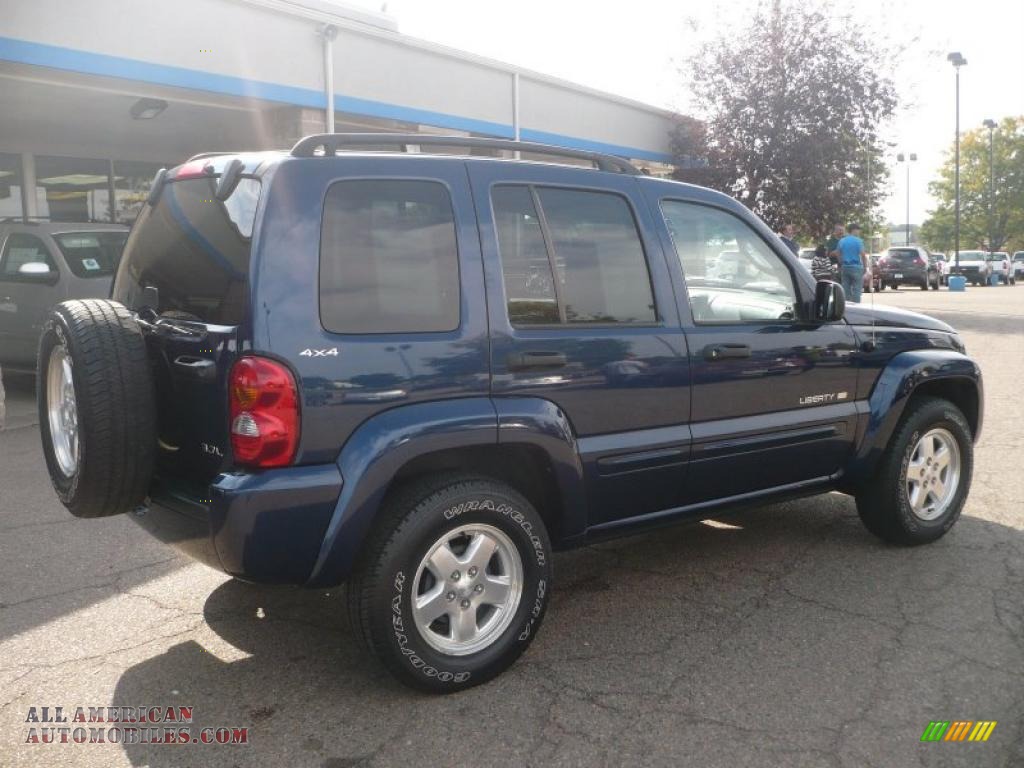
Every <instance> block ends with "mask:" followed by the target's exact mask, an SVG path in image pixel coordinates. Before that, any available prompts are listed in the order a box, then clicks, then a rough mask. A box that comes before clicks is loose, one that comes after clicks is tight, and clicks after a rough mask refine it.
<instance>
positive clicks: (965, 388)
mask: <svg viewBox="0 0 1024 768" xmlns="http://www.w3.org/2000/svg"><path fill="white" fill-rule="evenodd" d="M921 396H931V397H940V398H943V399H945V400H949V401H950V402H952V403H953V404H954V405H956V406H957V407H958V408H959V409H960V410H961V411H963V413H964V416H965V417H966V418H967V423H968V424H969V426H970V428H971V436H972V438H973V440H974V441H975V442H977V440H978V437H979V436H980V434H981V428H982V423H983V421H984V391H983V388H982V378H981V369H980V368H979V367H978V365H977V363H975V362H974V361H973V360H971V359H970V358H969V357H967V356H966V355H963V354H960V353H959V352H953V351H950V350H936V349H932V350H914V351H910V352H903V353H901V354H899V355H896V356H895V357H894V358H892V360H890V361H889V362H888V364H887V365H886V367H885V369H884V370H883V371H882V373H881V375H880V376H879V377H878V380H877V382H876V383H875V387H874V389H873V390H872V393H871V396H870V397H869V399H868V414H867V425H866V427H865V428H864V432H863V435H862V437H861V439H860V441H859V443H858V446H857V450H856V453H855V456H854V458H853V460H852V461H851V462H850V465H849V466H848V468H847V471H846V472H845V473H844V476H843V479H842V480H841V482H840V485H841V487H842V488H843V489H844V490H851V489H854V488H856V486H857V485H858V484H859V483H860V482H861V481H863V480H865V479H866V478H868V477H870V476H871V475H872V473H873V472H874V469H875V467H876V466H877V465H878V461H879V460H880V459H881V457H882V454H883V453H884V452H885V449H886V447H887V446H888V444H889V440H890V439H891V437H892V435H893V432H894V431H895V430H896V426H897V425H898V424H899V422H900V419H901V418H902V416H903V414H904V412H905V411H906V408H907V405H908V404H909V403H910V401H911V400H912V399H913V398H915V397H921Z"/></svg>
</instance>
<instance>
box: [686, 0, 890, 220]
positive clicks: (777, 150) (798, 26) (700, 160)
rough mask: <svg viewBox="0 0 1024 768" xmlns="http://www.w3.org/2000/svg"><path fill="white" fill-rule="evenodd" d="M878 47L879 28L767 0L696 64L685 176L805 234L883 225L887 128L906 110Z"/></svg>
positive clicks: (695, 60) (708, 47)
mask: <svg viewBox="0 0 1024 768" xmlns="http://www.w3.org/2000/svg"><path fill="white" fill-rule="evenodd" d="M877 50H878V47H877V41H873V39H872V35H871V34H869V32H868V31H867V30H865V29H863V28H862V27H860V26H859V25H858V23H857V22H856V21H854V20H853V19H850V18H848V17H843V18H835V17H832V16H829V15H828V14H827V13H826V11H825V7H824V6H821V7H818V6H815V5H808V4H806V3H799V2H792V3H786V4H783V3H782V2H781V0H773V2H771V3H770V4H761V5H760V6H758V8H757V10H756V11H755V13H754V14H753V16H752V17H751V18H750V19H749V20H748V21H747V23H746V24H745V25H744V27H743V28H741V29H735V28H731V29H729V30H728V31H727V32H724V33H723V34H721V35H720V36H718V37H717V38H716V39H714V40H712V41H710V42H708V43H706V44H704V45H703V46H702V47H700V48H699V49H698V50H697V51H696V53H695V54H694V55H693V56H692V58H691V59H690V60H689V62H688V65H689V66H688V69H689V72H690V76H689V80H690V82H689V85H690V89H691V92H692V94H693V97H694V103H695V106H696V107H697V109H698V110H699V112H700V114H699V115H698V117H700V118H701V121H699V122H698V121H697V120H694V119H684V120H681V121H680V122H679V124H678V125H677V127H676V129H675V131H674V133H673V152H674V154H675V156H676V163H677V168H678V170H677V172H676V177H677V178H679V179H681V180H683V181H690V182H693V183H697V184H702V185H705V186H710V187H713V188H715V189H718V190H720V191H723V192H725V193H727V194H730V195H732V196H734V197H735V198H737V199H738V200H739V201H740V202H742V203H743V204H744V205H746V206H747V207H748V208H750V209H751V210H752V211H753V212H754V213H756V214H758V215H759V216H761V218H763V219H764V220H765V221H766V222H767V223H768V224H769V225H770V226H772V227H775V228H779V227H781V226H782V225H783V224H784V223H785V222H792V223H793V224H794V225H795V226H796V227H797V230H798V232H800V233H801V234H803V235H805V236H811V237H822V236H824V235H825V234H827V233H828V232H829V231H830V230H831V227H832V225H833V224H835V223H837V222H846V221H849V220H851V219H856V220H858V221H860V222H862V223H864V222H877V219H876V218H875V217H873V216H872V214H873V212H874V209H875V206H876V205H877V203H878V201H879V197H880V191H881V189H882V185H883V184H884V182H885V180H886V178H887V175H888V172H887V170H886V168H885V165H884V163H883V162H882V160H881V158H882V153H883V145H882V142H881V140H880V138H879V135H878V130H879V127H880V125H881V124H882V123H883V122H884V121H885V120H886V119H887V118H889V117H890V116H891V115H892V114H893V111H894V110H895V107H896V92H895V88H894V86H893V83H892V80H891V78H890V77H889V76H888V75H887V74H886V72H885V70H884V69H883V67H884V66H885V65H884V64H883V63H881V62H882V59H881V58H880V57H878V56H877Z"/></svg>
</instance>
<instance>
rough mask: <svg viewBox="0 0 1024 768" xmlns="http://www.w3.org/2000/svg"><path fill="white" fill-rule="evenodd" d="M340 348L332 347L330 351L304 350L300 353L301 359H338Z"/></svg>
mask: <svg viewBox="0 0 1024 768" xmlns="http://www.w3.org/2000/svg"><path fill="white" fill-rule="evenodd" d="M337 356H338V348H337V347H330V348H329V349H304V350H302V351H301V352H299V357H337Z"/></svg>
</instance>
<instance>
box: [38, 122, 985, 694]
mask: <svg viewBox="0 0 1024 768" xmlns="http://www.w3.org/2000/svg"><path fill="white" fill-rule="evenodd" d="M412 145H418V146H416V147H415V149H416V150H417V151H415V152H409V151H405V150H407V149H409V148H410V146H412ZM432 148H436V150H437V151H436V152H434V153H429V152H426V151H425V150H428V149H432ZM467 148H468V152H467V151H466V150H467ZM452 150H456V151H459V150H461V152H462V154H452ZM511 152H515V153H517V155H516V159H503V157H502V153H511ZM584 163H585V164H586V165H587V166H593V167H583V164H584ZM844 304H845V302H844V299H843V295H842V289H841V288H840V287H839V286H837V285H836V284H834V283H830V282H820V283H817V284H816V283H815V282H814V281H813V280H812V278H811V277H810V275H809V274H808V273H807V271H806V270H805V269H804V268H802V267H801V266H800V265H799V263H798V261H797V259H796V257H795V256H793V255H792V254H791V253H790V252H789V251H788V250H787V249H786V248H785V246H783V245H782V243H781V242H780V241H779V240H778V239H777V238H776V236H775V235H773V234H772V232H771V231H770V230H769V229H768V228H767V227H766V226H765V225H764V224H763V223H762V222H761V221H760V220H758V219H757V218H756V217H755V216H753V215H752V214H751V213H750V212H749V211H748V210H747V209H745V208H744V207H743V206H741V205H740V204H738V203H737V202H735V201H734V200H732V199H730V198H728V197H726V196H724V195H721V194H718V193H716V192H712V191H710V190H707V189H702V188H699V187H693V186H689V185H686V184H681V183H676V182H671V181H664V180H659V179H654V178H650V177H646V176H644V175H641V174H639V173H638V172H637V171H636V170H635V169H634V168H633V167H632V166H630V165H629V164H627V163H625V162H624V161H622V160H620V159H618V158H614V157H609V156H604V155H598V154H593V153H587V152H574V151H569V150H562V149H555V148H552V147H547V146H543V145H535V144H524V143H517V142H509V141H503V140H486V139H463V138H454V137H444V138H442V137H426V136H404V135H397V136H393V135H379V134H378V135H372V136H368V135H361V134H360V135H342V134H339V135H323V136H312V137H308V138H306V139H303V140H302V141H300V142H299V143H298V144H297V145H296V146H295V147H294V148H293V149H292V150H291V151H290V152H275V153H259V154H250V155H246V154H240V155H210V156H199V157H197V158H193V159H192V160H191V161H189V162H188V163H186V164H184V165H182V166H180V167H178V168H176V169H174V170H172V171H170V172H161V174H159V175H158V177H157V179H156V180H155V181H154V185H153V189H152V192H151V194H150V198H149V204H148V206H147V207H146V209H145V210H144V212H143V213H142V214H141V215H140V217H139V219H138V221H137V222H136V224H135V226H134V227H133V229H132V232H131V234H130V236H129V239H128V243H127V246H126V249H125V253H124V257H123V260H122V262H121V265H120V269H119V271H118V273H117V277H116V281H115V284H114V287H113V295H112V300H111V301H98V300H97V301H72V302H65V303H64V304H61V305H59V306H58V307H56V308H55V309H54V311H53V312H52V313H51V316H50V319H49V322H48V324H47V326H46V328H45V330H44V333H43V336H42V338H41V341H40V349H39V377H38V381H39V409H40V422H41V424H42V425H43V426H42V429H41V432H42V439H43V443H44V449H45V454H46V459H47V462H48V465H49V470H50V474H51V476H52V478H53V482H54V485H55V487H56V489H57V491H58V494H59V495H60V497H61V499H62V501H63V502H64V503H65V504H66V505H67V506H68V508H69V509H70V510H71V512H72V513H74V514H76V515H79V516H83V517H96V516H103V515H110V514H116V513H123V512H131V514H132V517H133V518H134V519H135V520H136V521H137V522H138V523H140V524H141V525H143V526H145V527H147V528H148V529H150V530H151V531H152V532H153V533H154V534H155V535H156V536H159V537H161V538H163V539H165V540H167V541H169V542H172V543H174V544H175V545H176V546H179V547H182V548H183V549H186V550H187V551H189V552H190V553H191V554H193V555H194V556H196V557H199V558H201V559H202V560H204V561H206V562H207V563H210V564H212V565H214V566H215V567H218V568H221V569H223V570H225V571H226V572H228V573H229V574H231V575H233V576H235V577H238V578H241V579H248V580H252V581H259V582H283V583H294V584H303V585H306V586H310V587H328V586H333V585H337V584H339V583H341V582H347V583H348V593H349V605H350V610H351V615H352V618H353V621H354V625H355V626H357V627H359V628H360V630H361V632H362V634H363V636H364V637H365V640H366V642H367V644H368V645H369V647H370V649H371V650H372V651H373V652H374V653H375V654H376V655H377V656H378V657H379V658H380V659H381V660H382V661H383V662H384V664H385V665H386V666H387V667H388V668H389V669H390V670H391V671H392V672H393V673H395V674H396V675H397V676H398V677H399V678H400V679H401V680H403V681H404V682H406V683H408V684H411V685H414V686H416V687H419V688H422V689H426V690H431V691H454V690H458V689H461V688H465V687H467V686H471V685H474V684H477V683H481V682H483V681H485V680H487V679H489V678H491V677H493V676H494V675H496V674H498V673H499V672H501V671H502V670H503V669H505V668H506V667H508V666H509V665H510V664H511V663H512V662H513V661H514V660H515V658H516V657H517V656H518V655H519V654H520V653H522V651H523V650H524V649H525V648H526V646H527V645H528V644H529V642H530V640H531V639H532V638H533V636H534V635H535V634H536V632H537V630H538V628H539V624H540V622H541V619H542V618H543V616H544V612H545V608H546V607H547V605H548V601H549V599H550V596H551V585H552V581H551V579H552V551H553V550H557V549H561V548H569V547H576V546H580V545H584V544H588V543H591V542H594V541H598V540H600V539H602V538H605V537H611V536H619V535H623V534H627V533H631V532H635V531H637V530H639V529H643V528H649V527H653V526H659V525H664V524H667V523H672V522H676V521H680V520H692V519H695V518H698V519H699V518H705V517H708V516H709V515H712V514H714V513H717V512H718V511H719V510H722V509H726V508H728V509H732V508H737V507H741V506H748V505H756V504H763V503H765V502H768V501H774V500H779V499H786V498H792V497H796V496H806V495H811V494H818V493H823V492H827V491H832V490H840V491H843V492H846V493H849V494H852V495H854V496H855V497H856V500H857V509H858V511H859V513H860V516H861V518H862V519H863V521H864V523H865V525H866V526H867V528H868V529H869V530H870V531H871V532H873V533H875V534H877V535H878V536H879V537H881V538H882V539H884V540H886V541H889V542H893V543H896V544H904V545H909V544H919V543H924V542H929V541H933V540H935V539H937V538H939V537H940V536H942V535H943V534H944V533H945V532H946V531H947V530H949V528H950V527H951V526H952V525H953V524H954V523H955V522H956V520H957V518H958V517H959V515H960V511H961V509H962V507H963V504H964V500H965V498H966V496H967V492H968V488H969V485H970V480H971V472H972V461H973V443H974V441H975V440H977V437H978V434H979V431H980V429H981V422H982V387H981V374H980V371H979V369H978V366H977V365H976V364H975V363H974V362H973V361H972V360H971V359H969V358H968V357H966V356H965V355H964V347H963V344H962V342H961V341H960V338H959V337H958V336H957V334H956V333H955V332H954V330H953V329H952V328H950V327H949V326H948V325H946V324H944V323H942V322H939V321H937V320H934V319H932V318H929V317H926V316H923V315H918V314H913V313H909V312H902V311H898V310H895V309H873V310H872V309H868V308H866V307H862V306H848V307H846V306H844Z"/></svg>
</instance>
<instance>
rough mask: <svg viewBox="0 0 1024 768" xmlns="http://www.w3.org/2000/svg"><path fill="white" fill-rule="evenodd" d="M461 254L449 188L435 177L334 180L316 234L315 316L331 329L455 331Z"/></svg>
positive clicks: (457, 319)
mask: <svg viewBox="0 0 1024 768" xmlns="http://www.w3.org/2000/svg"><path fill="white" fill-rule="evenodd" d="M459 302H460V297H459V260H458V247H457V245H456V239H455V216H454V213H453V211H452V203H451V197H450V196H449V194H448V189H447V188H446V187H445V186H444V185H443V184H440V183H439V182H436V181H413V180H399V179H381V180H353V181H339V182H336V183H334V184H332V185H331V187H330V189H328V190H327V197H326V199H325V201H324V217H323V225H322V230H321V236H320V319H321V322H322V323H323V326H324V328H326V329H327V330H329V331H333V332H335V333H398V332H403V333H408V332H417V331H418V332H439V331H453V330H455V329H456V328H458V326H459Z"/></svg>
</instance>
